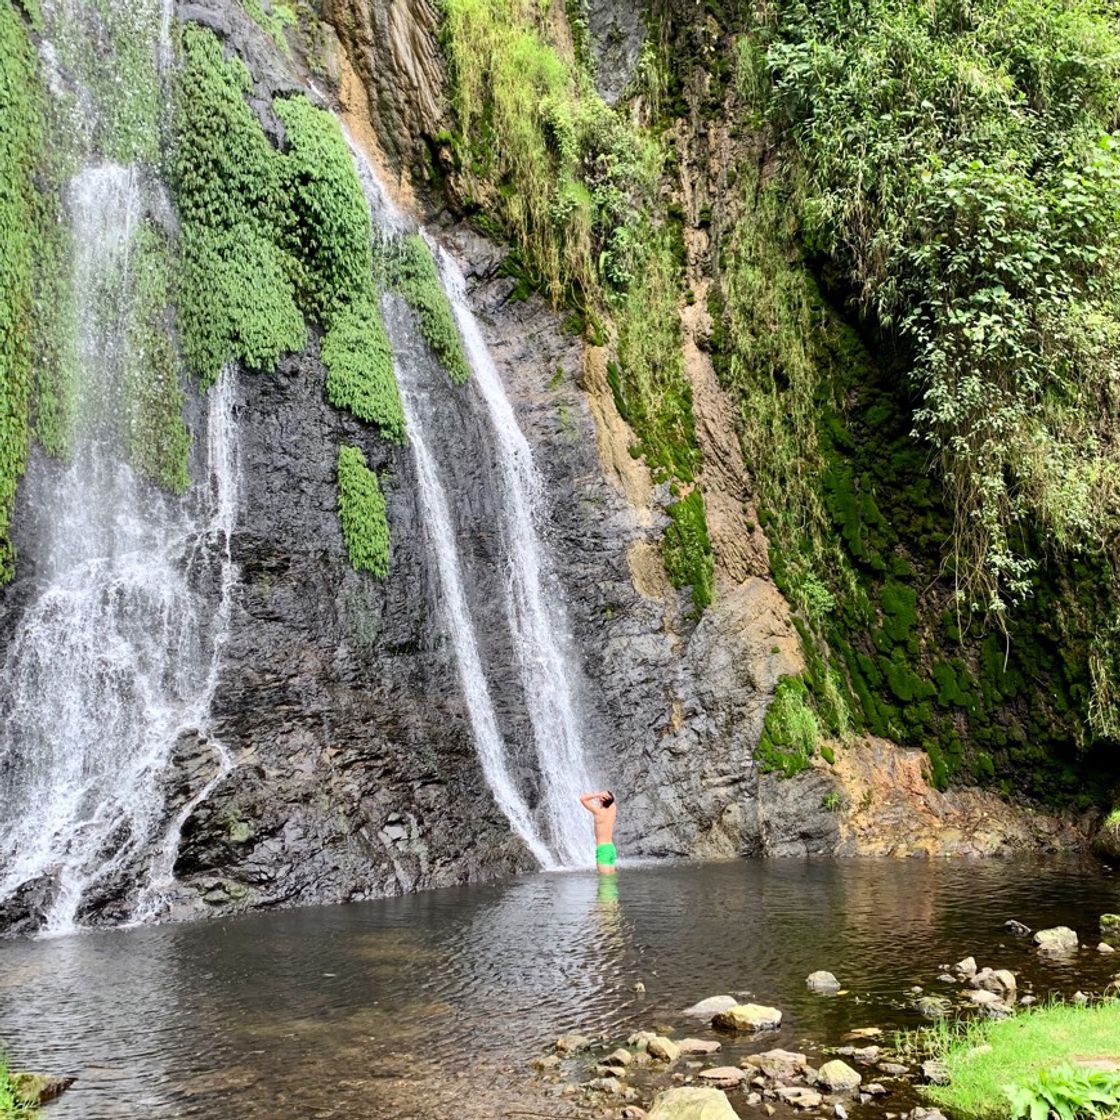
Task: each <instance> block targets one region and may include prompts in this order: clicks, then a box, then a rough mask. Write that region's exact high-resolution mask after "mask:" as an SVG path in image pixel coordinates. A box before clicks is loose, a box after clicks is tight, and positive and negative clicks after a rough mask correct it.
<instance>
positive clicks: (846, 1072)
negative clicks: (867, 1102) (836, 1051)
mask: <svg viewBox="0 0 1120 1120" xmlns="http://www.w3.org/2000/svg"><path fill="white" fill-rule="evenodd" d="M861 1081H863V1078H862V1077H861V1076H860V1074H859V1073H858V1072H857V1071H856V1070H854V1069H852V1067H851V1066H850V1065H848V1063H847V1062H842V1061H840V1059H839V1058H834V1059H833V1060H832V1061H831V1062H825V1063H824V1065H822V1066H821V1068H820V1069H819V1070H817V1084H818V1085H823V1086H824V1087H825V1088H826V1089H828V1090H829V1092H832V1093H851V1092H854V1091H855V1090H856V1089H858V1088H859V1086H860V1082H861Z"/></svg>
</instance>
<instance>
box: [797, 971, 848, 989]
mask: <svg viewBox="0 0 1120 1120" xmlns="http://www.w3.org/2000/svg"><path fill="white" fill-rule="evenodd" d="M805 984H806V985H807V986H808V987H809V988H810V989H812V990H813V991H814V992H821V993H828V994H831V993H834V992H838V991H840V981H839V980H837V979H836V977H835V976H833V975H832V973H831V972H824V971H819V972H812V973H810V974H809V976H808V977H807V978H806V980H805Z"/></svg>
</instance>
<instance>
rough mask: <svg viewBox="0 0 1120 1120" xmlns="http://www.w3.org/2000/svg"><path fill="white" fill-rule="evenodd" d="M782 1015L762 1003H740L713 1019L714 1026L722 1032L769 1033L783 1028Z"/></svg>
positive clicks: (775, 1009)
mask: <svg viewBox="0 0 1120 1120" xmlns="http://www.w3.org/2000/svg"><path fill="white" fill-rule="evenodd" d="M781 1023H782V1013H781V1012H780V1011H779V1010H778V1009H777V1008H776V1007H766V1006H764V1005H763V1004H760V1003H739V1004H736V1005H735V1006H734V1007H729V1008H728V1009H727V1010H726V1011H721V1012H720V1013H719V1014H718V1015H715V1016H714V1017H713V1018H712V1026H713V1027H715V1028H716V1030H722V1031H767V1030H772V1029H774V1028H775V1027H779V1026H781Z"/></svg>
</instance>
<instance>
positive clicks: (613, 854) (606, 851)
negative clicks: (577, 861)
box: [595, 844, 618, 867]
mask: <svg viewBox="0 0 1120 1120" xmlns="http://www.w3.org/2000/svg"><path fill="white" fill-rule="evenodd" d="M617 859H618V852H617V851H616V850H615V846H614V845H613V844H596V846H595V862H596V863H598V864H602V866H603V867H614V864H615V860H617Z"/></svg>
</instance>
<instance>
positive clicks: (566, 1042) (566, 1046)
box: [556, 1031, 591, 1054]
mask: <svg viewBox="0 0 1120 1120" xmlns="http://www.w3.org/2000/svg"><path fill="white" fill-rule="evenodd" d="M590 1045H591V1039H589V1038H588V1037H587V1036H586V1035H582V1034H576V1033H575V1032H574V1031H572V1032H571V1033H569V1034H562V1035H561V1036H560V1037H559V1038H558V1039H557V1040H556V1049H557V1050H559V1051H560V1053H561V1054H578V1053H579V1051H581V1050H586V1049H587V1048H588V1047H589V1046H590Z"/></svg>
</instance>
